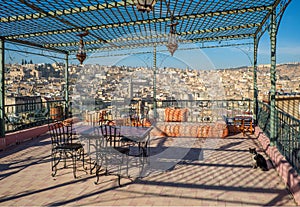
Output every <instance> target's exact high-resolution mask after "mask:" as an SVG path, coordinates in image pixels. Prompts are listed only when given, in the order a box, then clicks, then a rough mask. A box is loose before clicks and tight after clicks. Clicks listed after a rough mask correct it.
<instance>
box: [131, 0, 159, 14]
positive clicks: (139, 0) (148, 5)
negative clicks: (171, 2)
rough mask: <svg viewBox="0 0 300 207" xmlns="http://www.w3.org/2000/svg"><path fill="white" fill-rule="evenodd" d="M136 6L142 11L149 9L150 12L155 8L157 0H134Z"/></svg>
mask: <svg viewBox="0 0 300 207" xmlns="http://www.w3.org/2000/svg"><path fill="white" fill-rule="evenodd" d="M133 2H134V3H135V5H136V8H137V10H138V11H140V12H145V11H147V12H148V13H149V12H150V11H151V10H152V9H153V7H154V5H155V3H156V1H155V0H134V1H133Z"/></svg>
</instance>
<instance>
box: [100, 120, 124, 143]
mask: <svg viewBox="0 0 300 207" xmlns="http://www.w3.org/2000/svg"><path fill="white" fill-rule="evenodd" d="M100 130H101V134H102V136H103V137H104V138H105V140H106V141H107V142H109V143H110V145H111V146H112V145H114V146H115V143H116V141H117V139H118V138H119V137H120V133H121V132H120V128H119V127H117V126H113V125H108V124H103V125H101V126H100Z"/></svg>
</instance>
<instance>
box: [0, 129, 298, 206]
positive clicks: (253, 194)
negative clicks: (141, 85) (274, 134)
mask: <svg viewBox="0 0 300 207" xmlns="http://www.w3.org/2000/svg"><path fill="white" fill-rule="evenodd" d="M151 146H152V147H153V148H152V150H151V155H152V156H150V165H149V166H148V168H147V169H148V171H146V172H147V176H146V177H144V178H142V179H138V180H135V181H131V180H129V179H122V180H121V182H122V184H123V185H122V186H121V187H118V184H117V179H116V176H101V177H100V182H99V184H98V185H95V184H94V181H95V174H92V175H90V174H86V173H85V172H84V171H79V172H78V176H79V178H77V179H74V178H73V174H72V170H71V168H68V169H62V170H60V171H58V174H57V176H56V177H54V178H53V177H52V176H51V168H50V149H51V142H50V138H49V137H48V135H47V134H46V135H44V136H41V137H40V138H36V139H34V140H32V141H28V142H26V143H22V144H20V145H17V146H14V147H12V148H10V149H8V150H6V151H2V152H0V170H1V171H0V186H1V187H0V206H50V205H51V206H58V205H59V206H60V205H71V206H75V205H80V206H99V205H105V206H113V205H122V206H125V205H130V206H135V205H143V206H152V205H159V206H178V205H181V206H182V205H196V206H201V205H203V206H208V205H215V206H227V205H229V206H233V205H237V206H242V205H251V206H261V205H268V206H270V205H271V206H274V205H276V206H289V205H290V206H295V205H296V204H295V203H294V201H293V198H292V196H291V195H290V194H289V192H288V191H287V190H286V189H285V186H284V184H283V182H282V181H281V179H280V177H278V175H277V173H276V171H275V170H274V169H270V170H269V171H266V172H263V171H261V170H258V169H252V168H251V166H250V165H251V158H250V154H249V153H248V148H249V147H254V146H255V147H257V148H258V149H259V144H258V141H257V140H256V139H254V138H249V137H243V136H242V135H241V134H238V135H235V136H229V137H228V138H225V139H197V140H195V139H188V138H184V139H181V140H180V139H178V138H157V139H153V141H152V144H151ZM154 146H155V148H154ZM183 149H187V150H186V151H185V150H183ZM177 162H178V163H177ZM175 163H177V164H176V165H175Z"/></svg>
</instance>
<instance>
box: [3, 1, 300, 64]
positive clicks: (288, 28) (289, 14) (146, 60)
mask: <svg viewBox="0 0 300 207" xmlns="http://www.w3.org/2000/svg"><path fill="white" fill-rule="evenodd" d="M299 9H300V1H299V0H292V2H291V3H290V4H289V6H288V7H287V9H286V11H285V13H284V15H283V18H282V20H281V23H280V26H279V31H278V34H277V63H289V62H300V20H299V19H300V18H299ZM196 46H197V45H196ZM179 47H180V46H179ZM161 49H163V50H165V49H166V47H161V48H158V50H161ZM140 50H141V49H140ZM146 51H149V53H148V54H135V55H130V54H128V55H127V56H113V57H99V55H97V54H88V58H87V60H86V61H85V64H100V65H130V66H144V67H152V66H153V54H152V49H148V50H146ZM24 58H25V59H31V58H32V59H33V62H34V63H42V62H46V63H52V62H54V61H53V58H44V57H41V56H32V55H30V54H24V53H23V54H20V53H15V52H11V51H10V52H7V55H6V62H7V63H11V62H19V63H21V59H24ZM56 61H57V62H62V61H63V60H60V59H56ZM70 62H71V63H74V64H78V61H77V60H71V61H70ZM252 62H253V48H252V46H239V47H227V48H214V49H201V50H200V49H197V50H191V51H186V50H183V51H180V50H178V51H176V52H175V54H174V56H173V57H171V56H170V55H169V53H168V52H167V51H165V52H159V53H158V54H157V62H156V64H157V67H169V66H171V67H179V68H187V67H188V68H193V69H214V68H217V69H218V68H234V67H241V66H251V65H252ZM258 64H270V40H269V34H268V32H265V34H264V35H263V36H262V38H261V39H260V42H259V47H258Z"/></svg>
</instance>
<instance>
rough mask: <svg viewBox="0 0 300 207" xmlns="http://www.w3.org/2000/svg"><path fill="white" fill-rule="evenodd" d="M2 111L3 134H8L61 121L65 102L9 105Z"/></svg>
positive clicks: (53, 101)
mask: <svg viewBox="0 0 300 207" xmlns="http://www.w3.org/2000/svg"><path fill="white" fill-rule="evenodd" d="M4 110H5V132H6V133H8V132H13V131H18V130H23V129H27V128H32V127H34V126H40V125H43V124H46V123H48V121H49V120H52V119H62V118H63V117H65V101H64V100H52V101H47V102H33V103H24V104H10V105H6V106H5V108H4Z"/></svg>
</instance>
